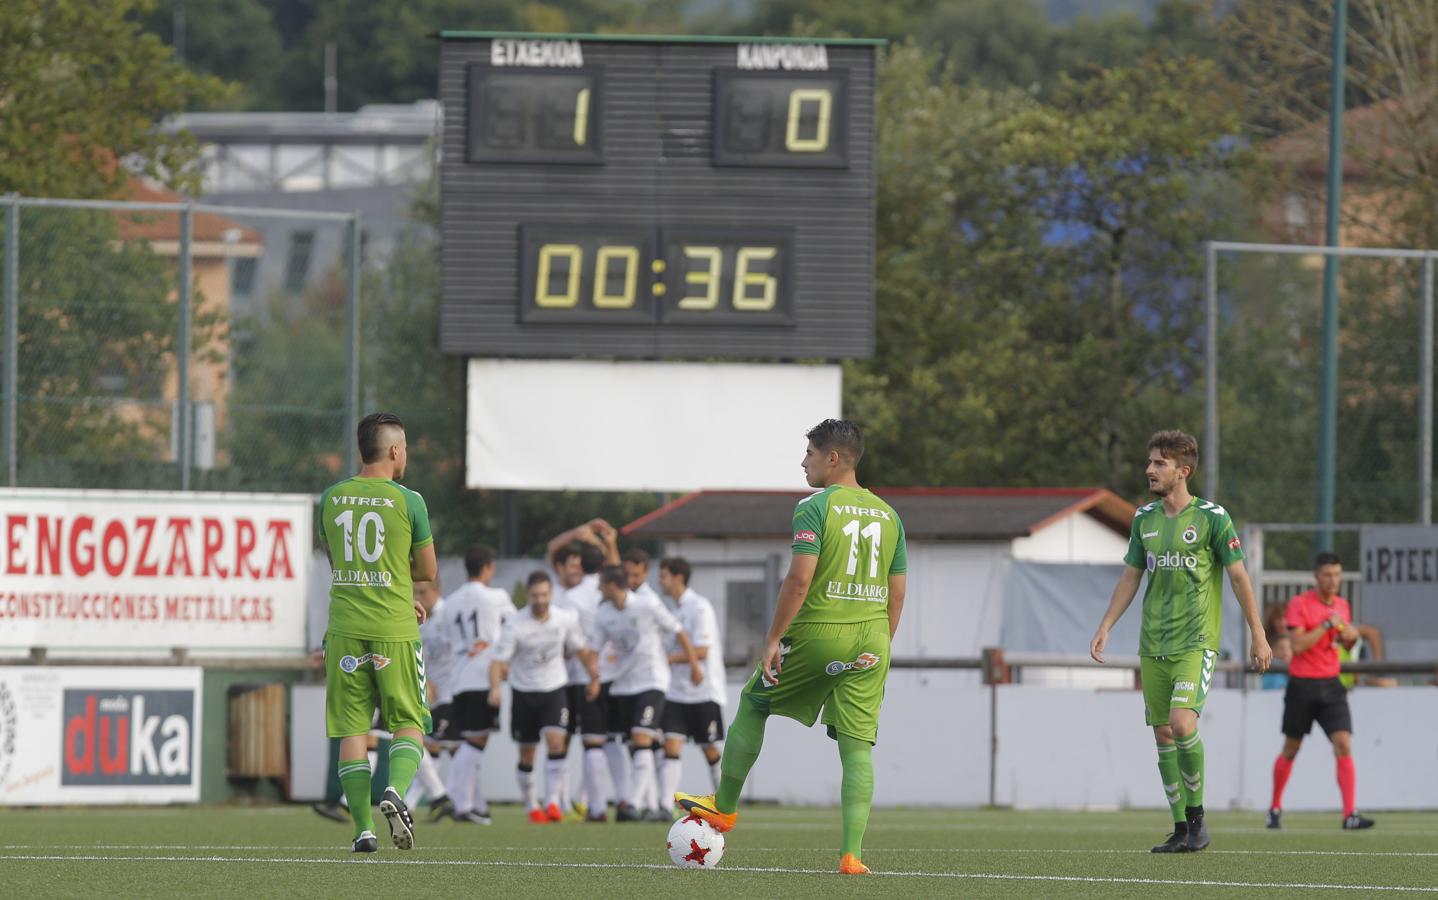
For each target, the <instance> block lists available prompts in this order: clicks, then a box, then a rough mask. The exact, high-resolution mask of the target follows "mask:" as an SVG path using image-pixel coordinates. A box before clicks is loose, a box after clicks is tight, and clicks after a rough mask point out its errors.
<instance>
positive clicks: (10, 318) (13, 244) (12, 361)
mask: <svg viewBox="0 0 1438 900" xmlns="http://www.w3.org/2000/svg"><path fill="white" fill-rule="evenodd" d="M19 199H20V198H19V197H17V196H15V195H14V194H11V195H9V196H8V197H6V198H5V204H6V205H5V388H4V392H5V470H6V472H5V476H6V479H7V482H6V483H8V484H9V485H10V486H11V487H14V486H15V469H16V458H15V453H16V447H17V445H18V442H17V441H16V438H15V422H16V416H15V406H16V403H17V401H18V400H19V395H20V367H19V365H18V364H17V360H16V358H15V357H16V354H17V352H18V348H19V345H20V203H19Z"/></svg>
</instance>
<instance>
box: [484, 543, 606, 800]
mask: <svg viewBox="0 0 1438 900" xmlns="http://www.w3.org/2000/svg"><path fill="white" fill-rule="evenodd" d="M527 590H528V592H529V602H528V603H527V604H525V607H524V609H523V610H520V611H519V612H517V613H515V614H514V615H512V616H510V617H509V619H507V620H506V621H505V623H504V628H503V629H502V630H501V631H500V635H499V643H497V644H495V646H494V650H493V651H492V657H493V659H492V661H491V662H490V672H489V705H490V706H492V707H494V708H495V709H498V708H499V705H500V702H501V696H500V687H499V683H500V681H502V680H503V679H504V677H505V673H506V670H508V676H509V687H510V708H509V730H510V734H511V735H512V736H513V738H514V742H515V743H516V744H518V745H519V768H518V770H517V778H518V780H519V791H520V794H521V796H523V797H524V800H525V803H526V805H527V807H528V809H529V821H531V822H534V823H537V824H544V823H546V822H559V821H562V820H563V819H564V812H563V809H562V808H561V806H560V799H561V795H562V788H563V785H564V759H565V756H566V755H567V754H568V753H569V719H570V711H569V699H568V693H567V691H566V690H565V688H566V685H567V682H568V681H569V672H568V671H567V669H566V668H565V662H564V660H565V657H570V658H574V659H579V660H581V662H582V664H583V665H584V667H585V669H586V671H587V672H588V674H589V683H588V685H587V686H586V690H587V693H588V695H589V696H590V697H591V698H592V697H595V696H597V695H598V694H599V664H598V661H597V660H596V659H595V655H594V652H593V651H591V650H590V649H589V648H588V646H587V645H586V644H585V641H584V633H583V632H582V631H580V629H579V617H578V616H577V615H575V614H574V612H572V611H571V610H567V609H555V608H553V607H552V606H551V604H550V598H551V594H552V591H553V586H552V585H551V583H550V580H549V576H548V575H547V574H545V573H544V572H534V573H532V574H531V575H530V576H529V579H528V582H527ZM541 737H543V738H544V743H545V746H546V749H547V750H548V751H549V755H548V758H547V759H546V761H545V764H544V778H545V802H544V807H543V808H542V809H541V808H540V805H539V800H538V797H537V794H536V791H535V787H534V751H535V749H536V747H537V746H538V745H539V740H540V738H541Z"/></svg>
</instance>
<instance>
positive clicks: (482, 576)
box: [443, 547, 514, 825]
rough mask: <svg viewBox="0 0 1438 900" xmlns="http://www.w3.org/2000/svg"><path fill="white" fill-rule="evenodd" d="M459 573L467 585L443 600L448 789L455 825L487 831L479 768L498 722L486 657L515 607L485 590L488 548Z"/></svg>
mask: <svg viewBox="0 0 1438 900" xmlns="http://www.w3.org/2000/svg"><path fill="white" fill-rule="evenodd" d="M464 570H465V572H466V573H467V574H468V575H469V580H468V581H466V582H465V583H464V584H463V585H461V586H460V588H459V590H457V591H455V592H454V593H452V594H450V595H449V596H448V597H445V598H444V621H443V627H444V633H445V635H446V636H447V638H446V640H447V641H448V644H449V647H450V651H451V654H450V655H451V657H452V659H453V661H454V672H453V674H452V676H451V682H452V683H451V685H450V690H451V691H452V692H453V693H454V718H455V721H456V722H458V723H459V734H460V737H461V738H463V743H461V744H460V746H459V750H457V751H456V752H455V754H454V761H453V762H452V763H451V764H450V767H449V784H448V785H447V787H448V788H449V797H450V800H451V801H452V802H453V803H454V819H455V821H457V822H470V823H473V824H476V825H488V824H490V822H491V819H490V817H489V804H488V803H487V802H486V801H485V799H484V791H483V789H482V788H481V782H480V765H481V763H483V762H484V747H485V745H486V744H487V743H489V735H490V732H492V731H494V728H495V725H496V723H497V722H498V721H499V710H497V709H495V708H494V707H492V706H490V705H489V663H490V653H489V651H490V648H491V647H493V646H494V644H495V643H496V642H497V641H498V640H499V632H500V628H501V626H502V625H503V624H504V620H505V619H507V618H508V617H509V616H510V615H512V614H513V613H514V601H513V600H511V599H510V598H509V594H508V592H506V591H503V590H500V589H499V588H494V587H490V586H489V582H490V579H492V578H493V577H494V551H493V550H491V549H490V548H488V547H474V548H472V549H470V550H469V551H468V552H467V553H465V554H464Z"/></svg>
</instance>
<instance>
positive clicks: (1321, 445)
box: [1315, 0, 1348, 550]
mask: <svg viewBox="0 0 1438 900" xmlns="http://www.w3.org/2000/svg"><path fill="white" fill-rule="evenodd" d="M1347 30H1348V2H1347V0H1333V58H1332V60H1331V72H1330V75H1329V95H1328V204H1327V221H1326V222H1325V225H1324V236H1323V242H1324V244H1325V245H1326V246H1329V247H1337V246H1338V224H1339V217H1340V214H1341V213H1342V203H1341V201H1342V191H1343V74H1344V73H1343V67H1344V57H1345V49H1344V48H1345V40H1346V32H1347ZM1322 365H1323V368H1322V373H1323V374H1322V375H1321V376H1320V379H1319V400H1318V502H1317V510H1316V515H1315V518H1316V519H1317V521H1318V524H1320V525H1332V524H1333V493H1334V484H1333V482H1334V473H1335V471H1336V469H1337V455H1338V257H1337V256H1333V255H1329V256H1325V257H1324V259H1323V363H1322ZM1317 542H1318V548H1319V549H1320V550H1332V549H1333V532H1332V531H1328V530H1320V531H1319V532H1318V541H1317Z"/></svg>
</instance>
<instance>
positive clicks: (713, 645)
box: [420, 519, 725, 824]
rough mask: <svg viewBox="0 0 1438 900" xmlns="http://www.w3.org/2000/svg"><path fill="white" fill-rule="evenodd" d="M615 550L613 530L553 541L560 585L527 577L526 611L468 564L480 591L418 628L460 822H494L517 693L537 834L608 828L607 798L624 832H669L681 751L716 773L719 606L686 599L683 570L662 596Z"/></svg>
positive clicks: (677, 562) (641, 564)
mask: <svg viewBox="0 0 1438 900" xmlns="http://www.w3.org/2000/svg"><path fill="white" fill-rule="evenodd" d="M616 538H617V532H616V531H615V529H614V528H613V526H611V525H610V524H609V523H607V522H605V521H604V520H602V519H595V520H593V521H591V522H587V523H585V524H584V525H581V526H579V527H578V528H575V529H572V530H570V531H568V532H565V533H564V534H563V535H560V536H558V537H556V538H555V539H554V540H553V541H551V543H550V553H549V560H550V562H551V564H552V572H546V571H542V570H540V571H535V572H532V573H531V574H530V575H529V576H528V578H527V579H526V582H525V595H526V598H525V599H526V602H525V604H524V606H523V607H522V608H516V607H515V604H514V602H513V600H512V599H511V598H510V595H509V593H508V592H507V591H504V590H503V589H501V588H498V587H495V586H493V585H492V583H491V582H492V581H493V578H494V572H495V554H494V551H493V550H491V549H489V548H487V547H475V548H472V549H471V550H469V551H468V552H467V553H466V554H465V557H464V564H465V572H466V574H467V576H468V580H467V581H466V582H465V583H464V584H463V585H462V586H461V587H460V588H459V589H458V590H456V591H454V592H453V593H451V594H449V595H448V596H447V597H445V598H444V599H443V600H440V601H439V602H438V603H436V604H435V605H434V606H433V608H431V609H429V610H428V614H427V621H426V623H425V624H424V625H423V626H422V627H421V628H420V634H421V638H422V643H423V650H424V655H425V659H426V661H427V671H426V675H427V682H428V685H429V687H428V692H429V694H430V696H431V697H432V702H433V706H432V715H431V719H432V721H433V723H434V724H433V731H432V732H431V734H430V736H429V741H428V744H429V749H430V750H431V752H441V751H443V750H452V751H453V755H452V759H451V762H450V767H449V774H448V778H447V779H446V783H445V785H444V796H445V797H447V798H448V805H447V808H445V811H447V812H449V814H450V815H451V816H452V817H453V818H454V819H456V820H457V821H460V822H473V823H477V824H489V822H490V815H489V808H488V803H487V802H486V800H485V798H484V794H483V791H482V789H481V786H480V785H481V780H480V770H481V767H482V765H483V759H484V755H483V751H484V749H485V747H486V745H487V744H488V742H489V739H490V735H491V734H492V733H493V732H494V731H495V730H496V729H497V728H498V726H499V722H500V716H499V711H500V708H501V707H502V705H503V703H504V699H503V690H502V687H501V686H502V684H503V682H504V681H505V680H508V682H509V685H510V697H511V699H510V717H509V718H510V725H509V728H510V736H511V737H512V738H513V739H514V742H515V743H516V744H517V745H518V747H519V765H518V768H517V771H516V779H517V781H518V784H519V790H520V795H521V796H522V797H523V798H524V802H525V804H526V807H527V809H528V815H529V820H530V821H531V822H535V823H538V824H544V823H550V822H560V821H564V820H565V819H566V818H570V817H574V818H580V819H582V820H584V821H589V822H603V821H605V820H606V819H607V817H608V813H607V806H608V802H609V800H610V798H611V797H612V798H613V799H614V800H615V801H616V803H615V818H616V819H617V820H618V821H621V822H637V821H646V820H649V821H666V822H667V821H669V820H670V818H671V817H670V815H669V813H668V811H667V807H668V804H667V803H662V802H661V801H660V799H659V798H661V797H667V796H670V795H672V793H673V792H674V789H675V788H676V787H677V783H678V779H679V773H680V769H681V763H680V751H681V750H682V748H683V746H684V744H685V743H686V742H687V741H690V740H692V741H694V742H695V743H696V744H697V745H698V746H699V747H700V748H701V749H702V750H703V752H704V754H705V758H706V760H707V761H708V763H709V765H710V766H711V768H712V767H717V764H718V760H719V754H720V750H721V742H722V740H723V734H724V724H723V705H724V701H725V681H724V663H723V653H722V649H721V647H720V646H719V645H718V628H717V622H716V619H715V615H714V609H713V606H712V605H711V604H710V602H709V601H708V599H706V598H705V597H703V596H701V595H700V594H698V593H696V592H695V591H693V590H692V589H691V588H690V587H689V579H690V574H691V570H690V566H689V564H688V562H686V561H685V560H684V559H683V558H681V557H673V558H668V559H664V560H661V562H660V564H659V584H660V589H661V592H662V596H661V593H660V592H656V591H655V590H654V589H653V588H652V587H651V586H650V585H649V574H650V572H649V566H650V558H649V555H648V554H647V553H645V552H644V551H643V550H640V549H632V550H629V551H628V552H626V553H625V554H623V557H622V559H621V557H620V554H619V552H618V548H617V545H616ZM576 739H577V740H578V741H579V742H580V744H581V746H582V748H583V749H582V763H583V765H582V778H581V779H580V783H581V785H582V787H581V788H580V790H579V791H578V792H577V794H576V796H574V797H573V798H570V797H569V796H568V778H567V774H566V762H567V760H568V757H569V752H570V744H571V742H572V741H574V740H576ZM541 743H542V744H543V745H544V751H545V757H544V765H543V770H544V792H543V801H542V802H541V800H540V792H539V790H538V787H539V786H538V785H537V783H536V778H535V768H536V765H535V760H536V758H537V756H538V750H539V747H540V744H541ZM660 753H662V754H663V756H662V757H661V758H660V759H658V760H656V755H657V754H660ZM715 771H716V772H717V769H716V770H715ZM716 778H717V774H716ZM432 799H433V798H432Z"/></svg>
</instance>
